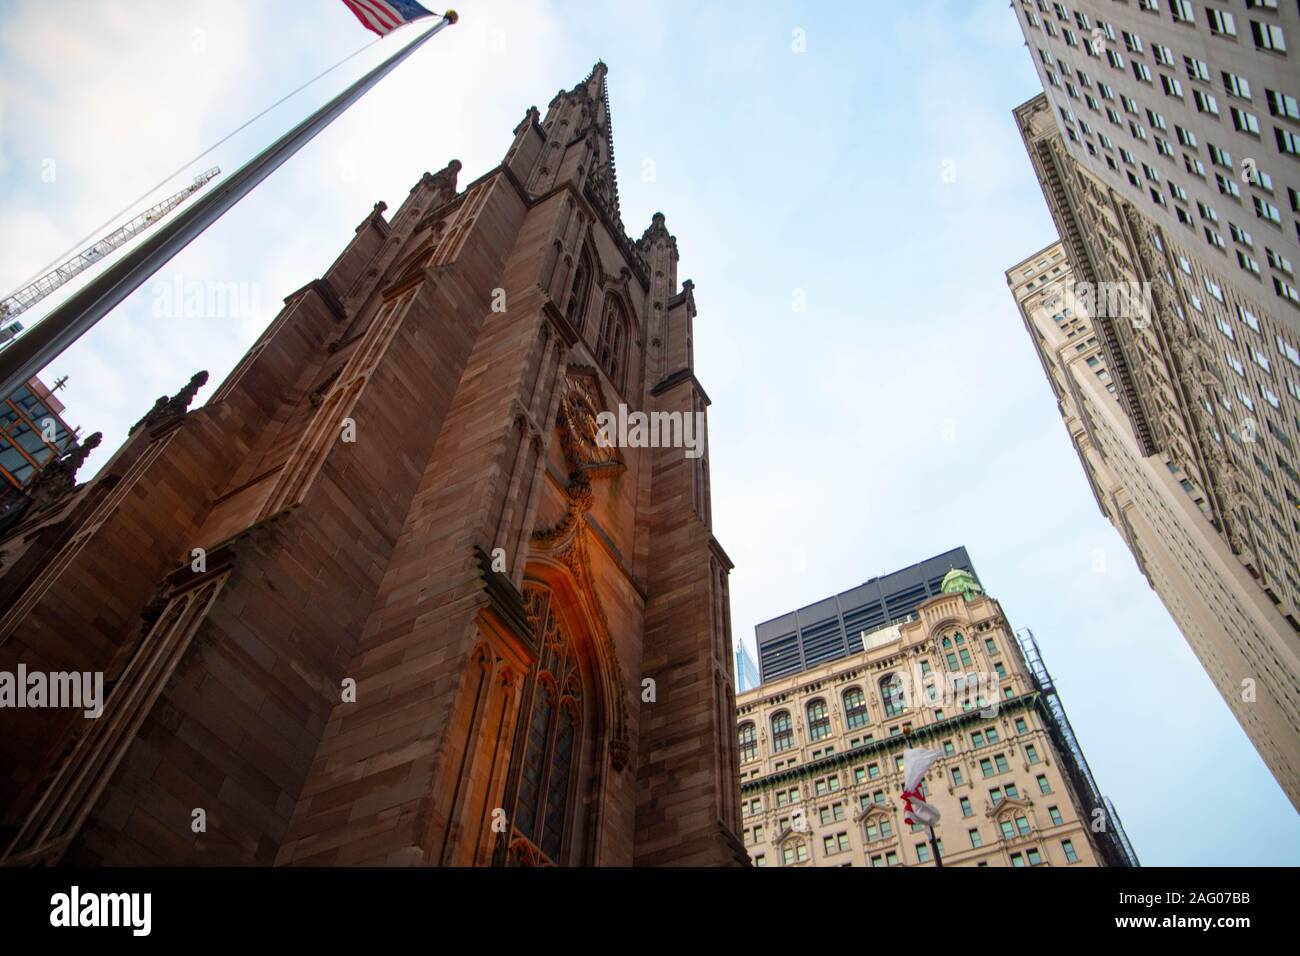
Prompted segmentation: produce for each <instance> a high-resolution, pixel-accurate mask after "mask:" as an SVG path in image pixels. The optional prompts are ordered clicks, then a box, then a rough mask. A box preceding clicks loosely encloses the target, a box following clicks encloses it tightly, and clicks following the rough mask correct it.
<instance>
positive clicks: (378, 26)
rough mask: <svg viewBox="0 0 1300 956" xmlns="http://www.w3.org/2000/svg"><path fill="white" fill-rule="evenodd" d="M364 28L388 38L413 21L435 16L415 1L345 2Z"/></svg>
mask: <svg viewBox="0 0 1300 956" xmlns="http://www.w3.org/2000/svg"><path fill="white" fill-rule="evenodd" d="M343 2H344V3H345V4H346V5H347V8H348V9H349V10H351V11H352V12H353V13H354V14H356V17H357V19H358V20H360V21H361V24H362V26H364V27H365V28H366V29H367V30H374V31H375V32H376V33H378V34H379V35H380V36H381V37H382V36H387V35H388V34H389V33H392V32H393V31H394V30H396V29H397V28H398V27H400V26H405V25H406V24H408V23H410V22H411V21H412V20H419V19H421V18H422V17H431V16H433V11H432V10H426V9H424V7H422V6H420V4H418V3H416V2H415V0H343Z"/></svg>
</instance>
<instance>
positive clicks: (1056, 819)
mask: <svg viewBox="0 0 1300 956" xmlns="http://www.w3.org/2000/svg"><path fill="white" fill-rule="evenodd" d="M1047 815H1048V816H1050V817H1051V818H1052V826H1055V827H1059V826H1060V825H1061V824H1062V823H1064V822H1065V818H1064V817H1062V816H1061V811H1060V808H1059V807H1048V808H1047Z"/></svg>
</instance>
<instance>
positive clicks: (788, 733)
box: [772, 710, 794, 753]
mask: <svg viewBox="0 0 1300 956" xmlns="http://www.w3.org/2000/svg"><path fill="white" fill-rule="evenodd" d="M793 746H794V724H793V723H792V722H791V720H790V712H789V711H788V710H782V711H779V712H777V713H775V714H773V715H772V752H773V753H780V752H781V751H783V750H789V749H790V748H791V747H793Z"/></svg>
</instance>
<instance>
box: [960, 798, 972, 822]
mask: <svg viewBox="0 0 1300 956" xmlns="http://www.w3.org/2000/svg"><path fill="white" fill-rule="evenodd" d="M960 802H961V815H962V816H963V817H969V816H971V815H972V814H973V813H974V812H975V811H974V810H973V809H972V808H971V805H970V797H962V798H961V801H960Z"/></svg>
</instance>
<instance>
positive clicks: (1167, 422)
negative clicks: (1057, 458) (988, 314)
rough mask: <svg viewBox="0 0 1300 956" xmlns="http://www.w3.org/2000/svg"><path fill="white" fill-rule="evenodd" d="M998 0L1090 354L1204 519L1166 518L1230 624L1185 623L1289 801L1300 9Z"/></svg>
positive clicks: (1154, 510) (1151, 461)
mask: <svg viewBox="0 0 1300 956" xmlns="http://www.w3.org/2000/svg"><path fill="white" fill-rule="evenodd" d="M1013 9H1014V11H1015V14H1016V16H1017V18H1018V20H1019V23H1020V26H1021V29H1022V30H1023V32H1024V34H1025V38H1026V44H1027V47H1028V50H1029V53H1030V56H1031V57H1032V59H1033V62H1034V65H1035V68H1036V69H1037V70H1038V73H1039V76H1040V77H1041V78H1042V81H1043V89H1044V94H1043V95H1041V96H1037V97H1035V98H1034V99H1032V100H1030V101H1029V102H1027V103H1024V104H1022V105H1021V106H1020V107H1018V108H1017V109H1016V111H1015V116H1016V122H1017V124H1018V126H1019V128H1020V132H1021V135H1022V137H1023V139H1024V142H1025V146H1026V149H1027V151H1028V153H1029V157H1030V160H1031V162H1032V164H1033V168H1034V172H1035V174H1036V175H1037V177H1038V180H1039V183H1040V185H1041V187H1042V190H1043V195H1044V198H1045V199H1046V201H1047V205H1048V208H1049V209H1050V211H1051V214H1052V218H1053V219H1054V220H1055V223H1056V228H1057V233H1058V235H1059V236H1060V238H1061V242H1062V244H1063V248H1064V252H1065V257H1066V259H1067V260H1068V264H1069V268H1070V269H1071V270H1072V274H1073V279H1074V280H1076V281H1077V282H1078V283H1079V284H1081V285H1082V286H1083V287H1084V288H1086V289H1087V290H1089V293H1090V294H1089V295H1084V296H1080V297H1079V298H1081V299H1084V300H1085V301H1086V300H1089V299H1091V300H1093V302H1094V305H1093V306H1092V307H1091V308H1088V307H1085V308H1084V310H1083V311H1085V312H1086V313H1087V321H1088V322H1089V323H1090V333H1089V335H1090V336H1093V337H1095V338H1096V340H1097V346H1098V352H1097V354H1096V355H1095V356H1094V358H1095V359H1096V361H1097V362H1098V363H1104V366H1105V371H1106V373H1107V376H1108V378H1109V384H1112V385H1114V389H1113V392H1112V393H1111V394H1113V396H1114V398H1115V400H1116V401H1117V403H1118V406H1119V407H1120V408H1122V410H1123V414H1124V417H1125V419H1126V421H1127V425H1126V427H1127V429H1128V430H1129V432H1130V433H1131V435H1132V438H1133V448H1132V452H1133V454H1135V455H1136V456H1137V458H1138V459H1139V460H1144V461H1145V462H1146V463H1147V465H1144V466H1143V470H1144V471H1148V472H1149V471H1150V468H1155V467H1158V468H1165V469H1167V470H1168V471H1170V472H1171V473H1174V474H1176V476H1177V478H1178V482H1179V484H1181V485H1182V486H1183V488H1184V489H1185V491H1186V494H1187V496H1188V499H1189V500H1190V501H1192V502H1193V503H1194V504H1195V506H1196V508H1197V509H1198V510H1199V512H1200V514H1201V515H1202V516H1203V518H1204V520H1203V521H1202V520H1200V519H1199V518H1197V519H1195V520H1192V521H1190V522H1187V523H1182V524H1180V525H1179V526H1178V527H1179V529H1180V530H1179V531H1177V532H1173V531H1172V529H1162V530H1161V531H1160V533H1161V534H1164V535H1166V538H1167V542H1166V543H1168V542H1169V541H1173V540H1176V537H1177V536H1180V535H1181V534H1182V532H1183V531H1186V535H1187V536H1186V539H1185V541H1181V543H1180V544H1179V545H1178V547H1179V548H1180V550H1181V551H1183V552H1184V553H1182V554H1180V555H1179V556H1178V562H1179V563H1180V564H1181V565H1183V566H1184V567H1185V568H1186V569H1187V570H1186V571H1185V572H1184V577H1185V579H1186V580H1193V581H1202V582H1212V586H1210V590H1208V591H1207V592H1205V594H1206V598H1207V600H1209V601H1211V602H1214V603H1217V605H1218V606H1219V607H1220V608H1222V609H1223V611H1222V616H1221V615H1220V614H1219V613H1216V614H1215V615H1213V617H1214V618H1216V619H1221V620H1223V621H1230V622H1232V623H1231V626H1225V627H1222V628H1220V627H1215V628H1212V629H1209V630H1205V631H1204V632H1203V633H1202V634H1199V635H1197V634H1192V633H1188V632H1187V629H1186V627H1184V633H1186V634H1187V636H1188V639H1189V641H1190V642H1191V643H1192V646H1193V647H1194V648H1196V650H1197V653H1198V655H1199V656H1200V658H1201V660H1202V661H1203V662H1204V663H1205V665H1206V669H1207V671H1208V673H1209V674H1210V676H1211V677H1212V679H1213V680H1214V681H1215V683H1216V686H1218V688H1219V690H1220V692H1221V693H1222V694H1223V695H1224V698H1225V700H1227V702H1228V704H1229V706H1231V707H1232V709H1233V712H1234V714H1236V716H1237V718H1238V719H1239V720H1240V721H1241V723H1242V726H1243V727H1244V729H1245V730H1246V732H1247V734H1249V735H1250V737H1251V740H1252V741H1253V742H1254V744H1255V746H1256V748H1257V749H1258V750H1259V752H1260V754H1261V755H1262V756H1263V758H1264V760H1265V762H1266V763H1267V764H1268V765H1269V767H1270V768H1271V769H1272V771H1273V773H1274V774H1275V775H1276V776H1277V778H1278V780H1279V782H1280V783H1281V785H1282V787H1283V789H1284V790H1286V792H1287V794H1288V795H1289V796H1290V798H1291V800H1292V802H1293V803H1295V804H1296V805H1297V806H1298V807H1300V769H1297V768H1298V767H1300V760H1298V759H1297V758H1298V757H1300V565H1298V564H1297V556H1300V292H1297V282H1298V281H1300V280H1297V277H1296V271H1295V270H1296V262H1297V261H1298V260H1300V108H1298V107H1297V96H1300V87H1298V86H1297V76H1298V75H1300V74H1298V72H1297V70H1296V64H1295V58H1296V50H1295V45H1296V43H1297V42H1298V41H1300V7H1297V5H1296V4H1295V3H1293V2H1285V3H1277V2H1272V0H1259V2H1255V0H1250V2H1247V3H1232V4H1228V3H1202V2H1201V0H1195V2H1193V0H1168V2H1165V3H1156V2H1147V0H1141V2H1135V3H1113V2H1104V3H1103V2H1099V0H1075V2H1073V3H1070V4H1068V5H1067V4H1063V3H1044V2H1038V0H1033V2H1030V0H1016V3H1014V4H1013ZM1025 267H1027V266H1026V264H1022V266H1021V267H1018V268H1020V269H1021V271H1023V268H1025ZM1033 281H1034V280H1032V279H1030V280H1028V281H1026V282H1025V283H1024V284H1023V288H1022V289H1020V290H1018V291H1017V295H1018V296H1019V295H1020V292H1024V293H1029V292H1033V291H1034V286H1033V284H1032V283H1033ZM1118 290H1133V292H1135V293H1136V294H1134V295H1116V294H1115V293H1116V292H1117V291H1118ZM1097 292H1100V293H1101V295H1095V294H1091V293H1097ZM1022 301H1024V300H1022ZM1064 304H1065V305H1067V306H1068V304H1069V303H1068V301H1067V302H1065V303H1064ZM1048 314H1049V315H1051V314H1061V309H1060V307H1052V308H1050V309H1048ZM1071 347H1073V345H1072V346H1071ZM1041 351H1042V350H1041V346H1040V353H1041ZM1103 404H1106V403H1105V402H1103ZM1119 447H1120V446H1118V445H1117V446H1115V449H1116V455H1119V451H1118V449H1119ZM1124 454H1127V451H1125V452H1124ZM1112 460H1113V461H1118V460H1119V458H1118V457H1115V458H1113V459H1112ZM1148 465H1149V466H1150V467H1148ZM1157 484H1160V483H1159V482H1158V483H1157ZM1126 488H1127V491H1128V493H1129V494H1132V495H1134V496H1135V499H1136V500H1138V501H1139V502H1140V503H1142V505H1143V507H1144V508H1145V510H1146V518H1148V519H1151V520H1155V519H1156V517H1157V516H1158V515H1160V514H1161V513H1162V512H1163V510H1164V508H1165V505H1166V502H1162V501H1158V500H1157V499H1150V500H1148V501H1143V500H1142V499H1141V498H1139V497H1138V496H1139V488H1138V486H1137V485H1126ZM1175 510H1182V509H1175ZM1193 517H1194V516H1193ZM1157 527H1158V525H1157ZM1171 534H1175V535H1176V537H1175V538H1170V537H1168V536H1169V535H1171ZM1125 537H1126V540H1129V541H1130V543H1132V541H1133V540H1134V539H1133V537H1132V536H1131V535H1127V534H1126V535H1125ZM1139 550H1140V549H1139ZM1223 550H1226V551H1227V552H1228V553H1230V554H1231V555H1232V558H1233V560H1234V561H1235V562H1236V563H1237V564H1238V565H1239V567H1238V568H1233V569H1231V570H1228V569H1225V568H1223V567H1222V566H1221V562H1220V554H1221V551H1223ZM1135 553H1137V552H1136V551H1135ZM1138 560H1139V563H1141V562H1142V561H1143V557H1142V555H1141V554H1138ZM1153 570H1154V566H1148V567H1147V572H1148V574H1149V575H1150V576H1152V577H1153V585H1154V586H1156V589H1157V591H1160V590H1161V588H1162V587H1163V586H1164V585H1156V581H1155V578H1156V577H1157V576H1158V575H1156V574H1153V573H1152V572H1153ZM1241 572H1244V575H1243V574H1242V573H1241ZM1207 586H1208V585H1207ZM1173 593H1174V592H1173V591H1172V590H1169V589H1166V592H1162V594H1161V596H1162V598H1165V599H1166V603H1168V600H1169V599H1170V595H1171V594H1173ZM1196 616H1197V615H1196V614H1195V613H1193V612H1192V611H1191V610H1187V611H1186V613H1182V614H1181V616H1180V615H1179V614H1175V617H1176V618H1177V619H1178V620H1179V623H1180V625H1185V622H1187V621H1189V620H1191V619H1193V617H1196ZM1202 620H1203V621H1208V620H1209V618H1202Z"/></svg>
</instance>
